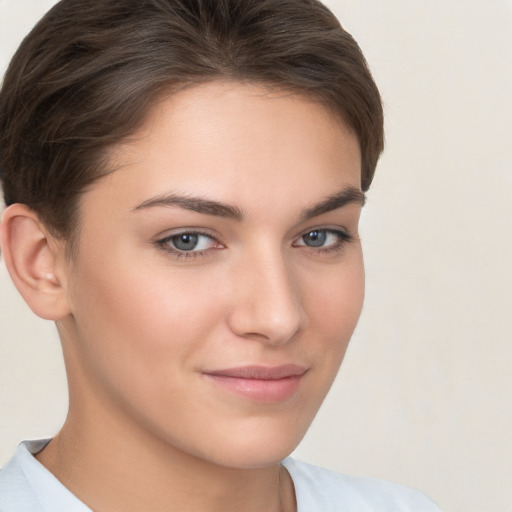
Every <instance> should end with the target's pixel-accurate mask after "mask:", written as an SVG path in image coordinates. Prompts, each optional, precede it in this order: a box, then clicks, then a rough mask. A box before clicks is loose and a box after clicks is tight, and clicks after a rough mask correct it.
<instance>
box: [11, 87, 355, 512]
mask: <svg viewBox="0 0 512 512" xmlns="http://www.w3.org/2000/svg"><path fill="white" fill-rule="evenodd" d="M110 160H111V165H112V168H113V169H116V170H115V171H114V172H112V173H111V174H109V175H108V176H107V177H105V178H103V179H101V180H99V181H97V182H96V183H95V184H93V186H92V187H91V188H90V189H89V190H88V191H86V192H85V193H84V195H83V197H82V199H81V202H80V219H81V220H80V224H81V226H80V234H79V242H78V250H77V251H76V255H75V256H73V258H72V259H71V260H70V259H67V258H66V257H65V253H64V250H65V247H64V245H63V244H62V243H60V242H58V241H55V240H53V239H52V238H51V236H50V235H49V234H48V233H47V232H46V230H45V229H44V226H42V225H41V224H40V223H39V224H37V228H38V229H40V230H41V233H43V234H44V240H45V243H46V244H47V245H46V248H45V250H44V251H41V254H42V256H41V258H42V262H43V263H44V264H43V263H41V265H40V268H39V274H40V275H41V276H42V275H43V270H44V274H45V275H46V277H47V279H49V280H50V282H49V284H48V287H50V288H51V287H53V288H52V289H53V290H54V295H55V296H58V301H57V300H56V301H54V303H52V304H58V306H55V305H54V306H53V307H54V310H50V311H47V310H48V306H45V307H46V310H45V311H44V312H41V311H39V314H41V315H42V316H45V317H49V318H52V319H55V320H56V321H57V326H58V329H59V333H60V336H61V340H62V345H63V351H64V358H65V363H66V369H67V373H68V379H69V390H70V409H69V415H68V418H67V421H66V423H65V425H64V427H63V429H62V430H61V432H60V433H59V434H58V435H57V436H56V437H55V439H54V440H53V441H52V442H51V443H50V444H49V445H48V447H47V448H46V449H45V450H44V451H43V452H41V453H40V454H39V455H38V459H39V460H40V461H41V462H42V463H43V464H44V465H45V466H46V467H47V468H48V469H49V470H50V471H52V472H53V473H54V474H55V475H56V476H57V478H58V479H59V480H60V481H61V482H62V483H64V485H66V486H67V487H68V488H69V489H70V490H71V491H72V492H73V493H74V494H76V495H77V496H78V497H79V498H80V499H82V500H83V501H84V502H85V503H86V504H87V505H88V506H89V507H91V508H92V509H93V510H94V511H95V512H102V511H109V512H116V511H125V512H126V511H128V512H130V511H134V512H135V511H140V510H151V511H154V512H159V511H162V512H163V511H164V510H165V511H166V512H168V511H169V510H179V511H181V512H186V511H194V512H198V511H203V510H204V511H209V512H211V511H216V510H219V511H223V512H226V511H231V510H245V511H251V512H253V511H267V512H268V511H277V510H289V511H291V510H295V498H294V492H293V484H292V483H291V480H290V477H289V475H288V474H287V472H286V470H284V468H282V467H281V466H280V465H279V462H280V461H281V460H282V459H283V458H284V457H286V456H287V455H288V454H289V453H290V452H291V451H293V449H294V448H295V447H296V446H297V444H298V443H299V441H300V440H301V439H302V437H303V436H304V434H305V432H306V430H307V429H308V427H309V425H310V423H311V421H312V419H313V418H314V416H315V414H316V412H317V410H318V408H319V407H320V405H321V403H322V401H323V399H324V397H325V395H326V393H327V391H328V390H329V388H330V386H331V384H332V382H333V380H334V378H335V376H336V373H337V371H338V368H339V366H340V364H341V361H342V359H343V356H344V354H345V350H346V348H347V345H348V342H349V339H350V337H351V335H352V332H353V330H354V328H355V325H356V323H357V320H358V318H359V314H360V311H361V307H362V302H363V295H364V270H363V259H362V252H361V245H360V241H359V238H358V221H359V216H360V211H361V206H362V204H361V201H360V200H352V201H349V202H348V204H345V205H344V206H341V207H339V208H336V209H333V210H331V211H328V212H325V213H320V214H318V215H314V216H312V217H311V218H307V219H304V218H303V216H302V217H301V214H303V213H304V211H306V210H308V209H309V210H311V207H312V206H314V205H317V204H320V203H322V202H325V200H326V199H327V198H329V197H330V196H333V195H336V194H339V193H340V192H342V191H347V190H356V191H360V168H361V157H360V151H359V144H358V141H357V139H356V137H355V136H354V134H353V133H352V132H351V131H350V130H348V129H347V127H346V126H345V125H344V124H343V123H342V122H341V121H340V120H339V119H337V118H335V117H334V116H333V115H332V114H331V113H329V112H328V111H327V109H325V108H324V107H323V106H321V105H320V104H318V103H314V102H312V101H309V100H308V99H306V98H303V97H299V96H293V95H290V94H278V93H277V92H275V91H274V92H269V91H268V90H266V89H264V88H263V87H259V86H258V87H257V86H249V85H240V84H232V83H210V84H207V85H202V86H197V87H192V88H189V89H186V90H184V91H181V92H179V93H177V94H174V95H172V96H171V97H169V98H166V99H164V100H162V101H161V102H159V103H158V104H156V105H155V107H154V108H153V110H152V111H151V112H150V113H149V115H148V117H147V120H146V122H145V124H144V125H143V126H142V128H141V129H140V130H139V131H138V132H137V133H136V134H134V136H133V137H132V138H130V140H129V141H127V142H126V143H125V144H123V145H120V146H118V147H116V148H115V149H114V150H113V151H112V154H111V159H110ZM171 194H172V195H173V197H175V196H176V195H180V196H185V197H190V196H194V197H199V198H202V199H207V200H209V201H215V202H220V203H223V204H227V205H230V206H231V207H233V209H235V210H236V212H238V213H239V214H240V215H239V216H243V218H242V219H240V218H236V219H235V218H230V217H226V216H221V215H216V214H215V215H214V214H207V213H204V212H203V213H199V212H197V211H192V210H190V209H188V208H184V207H182V206H179V205H169V204H163V203H164V202H163V201H160V199H161V198H162V196H165V195H167V196H169V195H171ZM361 196H362V194H361ZM357 197H360V196H357ZM155 199H157V200H155ZM15 206H16V205H15ZM11 208H13V207H11ZM216 213H219V212H218V211H217V212H216ZM311 213H312V212H311V211H310V214H311ZM313 214H314V212H313ZM7 215H8V216H10V225H11V235H9V236H7V235H6V234H5V233H4V235H3V240H4V245H8V242H7V240H14V241H16V240H18V239H20V240H21V239H23V236H24V235H23V234H24V233H25V231H30V229H29V227H27V222H29V221H27V220H26V219H27V217H29V216H30V215H29V214H28V213H27V212H25V213H24V212H23V210H16V209H14V210H11V212H10V213H9V214H7ZM16 219H17V220H16ZM31 219H32V221H33V224H34V223H37V218H35V217H34V216H32V217H31ZM7 224H8V223H7ZM24 226H25V227H24ZM5 229H7V228H5ZM34 229H35V228H34V227H33V226H32V230H34ZM315 229H317V230H318V229H323V230H330V231H325V232H324V231H323V232H322V233H324V234H326V235H327V238H326V241H325V244H324V245H323V246H321V247H310V246H308V245H307V243H309V241H310V238H308V237H307V236H306V239H304V238H303V236H304V235H307V233H309V232H311V231H314V230H315ZM197 231H199V232H201V233H205V234H206V235H208V236H201V237H200V243H201V245H200V247H202V250H201V251H193V252H192V253H190V252H189V253H187V254H188V256H187V255H186V254H185V255H184V253H185V252H186V251H182V252H181V253H180V254H177V253H176V247H175V246H173V243H174V244H175V243H176V238H174V239H172V238H171V239H170V238H169V237H171V236H176V235H177V234H178V233H183V232H188V233H190V232H197ZM335 231H340V232H342V233H344V234H345V235H346V236H340V235H338V234H336V233H335ZM42 238H43V235H41V239H42ZM345 238H347V240H345ZM173 251H174V252H173ZM15 252H16V251H13V253H15ZM18 252H20V251H18ZM43 256H44V257H43ZM32 259H33V260H34V259H35V258H32ZM11 260H12V261H11ZM26 260H29V258H26ZM9 261H10V263H9V262H8V266H9V267H10V268H11V269H14V268H15V266H16V263H15V261H16V257H15V256H13V257H12V258H11V259H10V260H9ZM41 269H43V270H41ZM13 273H15V270H13ZM34 273H35V271H34ZM41 279H43V277H41ZM15 282H16V279H15ZM20 287H22V286H21V285H20ZM28 295H29V294H28V293H26V294H25V296H26V299H27V301H28V302H29V303H30V300H31V299H30V297H28ZM27 297H28V298H27ZM33 302H34V301H33ZM38 308H39V309H44V308H43V307H42V306H38V305H36V304H33V309H34V310H35V311H36V312H38ZM52 311H53V312H52ZM290 363H292V364H296V365H300V366H301V367H303V368H305V370H306V371H305V373H304V375H303V376H302V377H301V378H300V383H299V385H298V388H297V390H296V391H295V392H294V393H292V395H291V396H289V397H286V398H285V399H282V400H277V401H270V402H269V401H265V400H263V401H262V400H253V399H251V398H249V397H247V396H243V395H240V394H237V393H233V392H232V391H231V390H229V389H225V388H224V387H222V386H219V385H218V384H217V383H216V382H215V381H214V380H212V379H211V378H209V377H208V376H205V373H208V372H209V371H212V370H216V369H224V368H233V367H240V366H246V365H259V366H263V367H275V366H278V365H283V364H290Z"/></svg>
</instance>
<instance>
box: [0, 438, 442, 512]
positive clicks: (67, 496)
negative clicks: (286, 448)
mask: <svg viewBox="0 0 512 512" xmlns="http://www.w3.org/2000/svg"><path fill="white" fill-rule="evenodd" d="M46 443H48V440H41V441H25V442H23V443H21V444H20V446H19V447H18V449H17V451H16V454H15V455H14V457H13V458H12V459H11V460H10V461H9V462H8V463H7V465H6V466H5V467H4V468H3V469H2V470H1V471H0V512H92V511H91V509H90V508H89V507H87V506H86V505H84V504H83V503H82V502H81V501H80V500H79V499H78V498H76V497H75V496H74V495H73V494H71V492H70V491H68V490H67V489H66V488H65V487H64V486H63V485H62V484H61V483H60V482H59V481H58V480H57V479H56V478H55V477H54V476H53V475H52V474H51V473H50V472H49V471H48V470H47V469H46V468H45V467H44V466H43V465H42V464H40V463H39V461H38V460H37V459H36V458H35V457H34V456H33V455H32V454H33V453H37V452H39V451H41V450H42V449H43V448H44V446H45V445H46ZM283 465H284V466H285V468H286V469H287V470H288V472H289V473H290V476H291V477H292V480H293V483H294V486H295V494H296V497H297V512H439V509H438V508H437V507H436V506H435V505H434V504H433V503H432V502H431V501H430V500H429V499H428V498H427V497H426V496H425V495H423V494H422V493H420V492H418V491H414V490H412V489H409V488H407V487H402V486H400V485H395V484H391V483H389V482H384V481H381V480H374V479H370V478H359V477H350V476H343V475H338V474H336V473H333V472H332V471H329V470H327V469H323V468H319V467H316V466H312V465H310V464H305V463H304V462H299V461H296V460H294V459H291V458H287V459H285V460H284V461H283Z"/></svg>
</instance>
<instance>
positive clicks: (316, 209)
mask: <svg viewBox="0 0 512 512" xmlns="http://www.w3.org/2000/svg"><path fill="white" fill-rule="evenodd" d="M365 202H366V196H365V194H364V192H362V191H361V190H359V189H358V188H356V187H352V186H349V187H346V188H344V189H343V190H341V191H340V192H338V193H337V194H333V195H332V196H329V197H328V198H327V199H325V200H324V201H321V202H320V203H317V204H315V205H313V206H311V207H309V208H306V209H305V210H302V213H301V214H300V219H301V221H305V220H309V219H312V218H313V217H318V216H319V215H323V214H324V213H328V212H331V211H333V210H337V209H338V208H342V207H343V206H346V205H348V204H359V205H360V206H361V207H362V206H364V204H365Z"/></svg>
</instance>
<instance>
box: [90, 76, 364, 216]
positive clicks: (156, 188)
mask: <svg viewBox="0 0 512 512" xmlns="http://www.w3.org/2000/svg"><path fill="white" fill-rule="evenodd" d="M111 167H112V168H113V169H115V170H114V172H112V173H110V174H109V175H108V176H107V178H106V179H104V180H100V182H99V184H98V185H95V187H93V189H94V188H98V187H100V188H101V187H104V188H105V190H104V191H105V192H107V195H105V197H104V199H107V200H111V201H115V202H120V201H121V202H122V200H123V198H124V199H126V201H127V202H128V203H129V204H127V205H126V206H125V207H130V204H131V206H132V207H135V206H136V204H132V203H136V202H137V201H139V202H142V201H144V200H145V199H147V198H148V197H151V196H155V195H156V194H159V193H166V192H175V193H180V194H191V193H193V194H194V195H201V196H205V197H212V198H214V199H216V200H220V201H227V202H230V203H232V202H233V200H236V202H241V203H246V204H250V203H254V202H259V203H261V202H263V203H266V204H268V205H269V206H270V205H273V206H275V205H276V204H278V203H279V201H280V199H279V198H282V196H283V194H284V193H286V194H287V195H291V196H294V197H296V198H297V199H300V200H301V201H302V202H311V198H312V197H313V198H314V197H315V196H318V197H322V196H326V195H329V194H331V193H333V192H335V191H338V190H339V189H341V188H343V187H344V186H346V185H351V186H353V187H356V188H360V171H361V156H360V149H359V144H358V141H357V138H356V136H355V135H354V134H353V132H352V131H351V130H349V129H348V128H347V127H346V126H345V125H344V124H343V123H342V122H341V121H340V120H339V119H338V118H337V117H336V116H334V115H333V114H332V113H331V112H330V111H329V110H328V109H327V108H325V107H324V106H322V105H321V104H319V103H318V102H315V101H312V100H310V99H308V98H306V97H303V96H298V95H293V94H290V93H286V92H283V91H277V90H269V89H268V88H264V87H261V86H255V85H241V84H234V83H217V82H215V83H209V84H206V85H201V86H194V87H191V88H188V89H185V90H182V91H180V92H178V93H175V94H172V95H170V96H167V97H165V98H163V99H162V98H161V99H160V100H159V101H157V102H155V104H154V105H153V107H152V108H151V110H150V111H149V113H148V115H147V117H146V120H145V122H144V124H143V126H142V127H141V128H140V129H139V130H137V132H136V133H135V134H133V136H131V137H130V138H129V140H127V141H125V142H124V143H122V144H119V145H118V146H116V147H115V148H114V150H113V151H112V154H111ZM108 188H110V192H111V193H110V196H109V195H108Z"/></svg>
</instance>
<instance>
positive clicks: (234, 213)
mask: <svg viewBox="0 0 512 512" xmlns="http://www.w3.org/2000/svg"><path fill="white" fill-rule="evenodd" d="M365 200H366V196H365V195H364V193H363V192H362V191H361V190H359V189H358V188H355V187H346V188H344V189H343V190H341V191H340V192H338V193H337V194H333V195H331V196H329V197H328V198H327V199H325V200H323V201H321V202H320V203H317V204H315V205H313V206H311V207H309V208H306V209H305V210H302V212H301V214H300V220H301V221H305V220H308V219H311V218H313V217H317V216H319V215H322V214H324V213H328V212H330V211H332V210H337V209H338V208H342V207H343V206H346V205H348V204H353V203H355V204H360V205H361V206H363V205H364V203H365ZM173 206H177V207H179V208H183V209H185V210H191V211H194V212H197V213H202V214H205V215H214V216H216V217H224V218H227V219H231V220H235V221H237V222H241V221H242V220H244V217H245V215H244V213H243V211H242V210H241V209H240V208H238V207H237V206H233V205H229V204H225V203H220V202H218V201H212V200H210V199H205V198H202V197H193V196H188V195H184V196H182V195H179V194H173V193H171V194H162V195H158V196H154V197H151V198H149V199H146V200H145V201H143V202H142V203H140V204H139V205H138V206H136V207H135V208H134V209H133V210H132V211H138V210H148V209H150V208H155V207H173Z"/></svg>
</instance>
